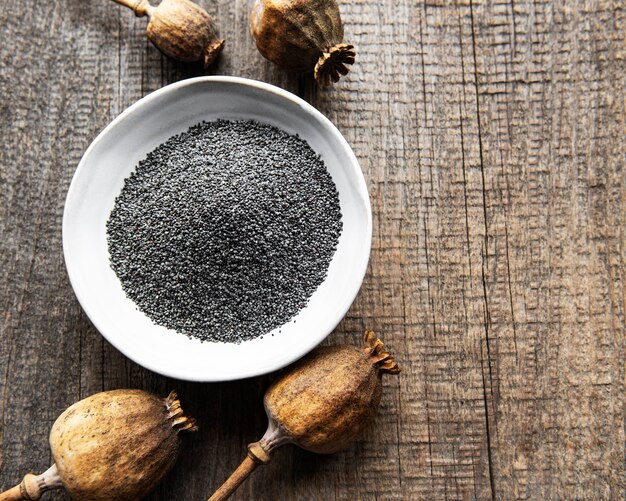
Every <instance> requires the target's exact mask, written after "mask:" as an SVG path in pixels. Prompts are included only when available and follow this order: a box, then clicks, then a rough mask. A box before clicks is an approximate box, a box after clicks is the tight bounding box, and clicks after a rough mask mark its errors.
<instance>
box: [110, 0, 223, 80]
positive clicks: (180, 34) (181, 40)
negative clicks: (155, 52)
mask: <svg viewBox="0 0 626 501" xmlns="http://www.w3.org/2000/svg"><path fill="white" fill-rule="evenodd" d="M114 1H115V2H117V3H119V4H122V5H125V6H126V7H129V8H130V9H132V10H133V11H134V12H135V14H136V15H137V16H138V17H143V16H148V17H149V18H150V22H149V23H148V29H147V31H146V34H147V35H148V38H149V39H150V40H151V41H152V43H153V44H154V45H155V46H156V48H157V49H159V50H160V51H161V52H163V54H165V55H166V56H169V57H172V58H174V59H177V60H178V61H182V62H184V63H192V62H194V61H199V60H202V62H203V63H204V67H205V68H207V67H208V66H209V65H210V64H211V63H212V62H213V61H215V58H216V57H217V56H218V55H219V53H220V52H221V51H222V48H223V47H224V40H222V39H220V38H219V37H218V36H217V30H216V29H215V25H214V24H213V18H212V17H211V16H210V15H209V14H208V13H207V11H205V10H204V9H203V8H202V7H200V6H199V5H197V4H195V3H193V2H191V1H190V0H163V1H162V2H161V3H160V4H159V5H158V6H157V7H152V6H151V5H150V4H149V3H148V0H114Z"/></svg>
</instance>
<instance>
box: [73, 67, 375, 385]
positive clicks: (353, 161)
mask: <svg viewBox="0 0 626 501" xmlns="http://www.w3.org/2000/svg"><path fill="white" fill-rule="evenodd" d="M214 82H218V83H226V84H234V85H241V86H245V87H252V88H256V89H259V90H261V91H264V92H267V93H270V94H274V95H276V96H279V97H280V98H282V99H285V100H287V101H291V102H292V103H294V104H296V105H298V106H299V107H300V108H302V110H303V111H304V112H305V113H306V114H308V115H312V116H313V117H315V118H316V119H317V120H319V121H321V122H322V124H323V125H324V127H325V128H326V129H327V130H328V131H330V133H331V134H332V135H333V136H334V137H335V139H336V140H338V142H339V144H341V146H342V147H343V149H344V151H345V153H346V154H347V157H348V158H349V160H350V161H349V162H348V164H347V165H345V166H344V167H343V168H344V169H346V171H351V172H349V175H350V177H351V178H352V179H353V180H354V182H355V184H356V185H357V189H358V192H359V193H360V195H361V198H362V199H363V200H362V201H363V203H364V205H365V208H366V227H365V234H366V237H367V239H366V240H367V242H366V245H367V248H366V249H364V251H365V252H364V253H363V254H362V258H361V262H360V263H358V266H355V269H357V270H358V274H356V275H355V280H354V281H353V283H352V284H351V285H350V291H349V294H348V295H347V296H346V299H347V301H346V303H345V306H344V307H343V308H342V309H341V310H340V314H338V315H337V318H336V321H333V322H331V324H330V325H329V327H328V329H325V330H324V331H321V332H320V334H319V335H318V336H311V337H310V340H308V342H305V343H302V344H301V346H300V348H299V349H298V350H293V352H292V353H291V354H290V355H289V356H288V357H285V358H284V359H282V360H279V361H277V362H276V363H267V364H265V366H264V367H262V368H257V369H252V370H249V369H247V368H246V367H245V366H244V367H242V368H241V369H240V370H239V371H236V372H235V371H233V372H234V374H228V375H223V376H222V375H219V374H218V375H216V374H211V375H204V376H203V375H193V374H188V373H184V371H179V370H174V369H172V368H163V367H159V366H157V365H158V364H153V363H151V362H150V361H147V360H144V359H143V358H141V357H139V356H138V355H137V354H135V353H134V352H132V350H127V349H126V347H125V346H123V345H122V344H121V343H119V342H117V341H116V340H114V339H112V338H111V337H110V336H108V335H107V333H106V329H103V328H102V326H101V325H99V323H100V322H99V321H98V320H97V315H96V314H95V312H94V310H93V309H92V308H91V306H90V303H89V301H88V300H87V299H86V298H85V297H84V296H83V295H82V291H81V289H80V287H78V284H77V278H76V276H77V270H76V269H72V267H71V266H70V265H69V262H70V261H71V257H70V255H71V251H70V248H71V243H70V242H69V237H68V230H67V229H66V228H67V226H68V225H69V224H70V223H69V222H68V219H69V218H70V214H68V212H69V211H68V204H69V202H70V200H71V199H72V198H73V197H74V191H75V190H76V189H77V188H76V185H77V183H78V181H77V178H78V177H79V176H80V174H81V172H82V171H83V170H85V168H86V167H85V166H86V164H87V163H88V161H89V157H90V155H91V153H92V151H93V150H94V149H95V148H96V146H97V145H98V143H100V142H101V141H102V140H103V138H104V137H105V136H107V135H108V134H109V133H110V132H111V131H112V130H113V129H114V128H115V127H117V126H118V125H119V124H120V123H121V122H123V121H124V120H125V119H126V118H127V117H128V116H130V115H132V114H134V113H135V112H136V111H137V110H138V109H140V108H142V107H144V106H147V105H148V104H149V103H150V102H151V101H153V100H156V99H158V98H160V97H161V96H163V95H165V94H169V93H175V92H176V91H178V90H180V89H182V88H184V87H190V86H195V85H203V84H207V83H214ZM62 245H63V258H64V263H65V269H66V272H67V275H68V278H69V281H70V284H71V286H72V290H73V291H74V295H75V296H76V299H77V300H78V302H79V304H80V305H81V307H82V309H83V311H84V312H85V314H86V315H87V317H88V318H89V321H90V322H91V323H92V324H93V325H94V327H95V328H96V329H97V331H98V332H99V333H100V335H101V336H102V337H104V338H105V339H106V340H107V341H108V342H109V343H110V344H111V345H112V346H113V347H114V348H115V349H117V350H118V351H120V352H121V353H122V354H123V355H124V356H126V357H128V358H129V359H130V360H132V361H133V362H135V363H137V364H139V365H140V366H142V367H144V368H146V369H148V370H150V371H153V372H155V373H157V374H161V375H163V376H167V377H171V378H175V379H179V380H184V381H194V382H220V381H235V380H240V379H245V378H249V377H255V376H260V375H263V374H268V373H271V372H274V371H277V370H279V369H282V368H283V367H285V366H287V365H289V364H291V363H293V362H294V361H296V360H299V359H300V358H302V357H303V356H304V355H306V354H307V353H308V352H310V351H311V350H312V349H314V348H315V347H316V346H317V345H319V344H320V343H321V342H322V341H324V339H326V338H327V337H328V336H329V335H330V334H331V333H332V332H333V330H335V328H336V327H337V325H338V324H339V323H340V322H341V320H343V319H344V318H345V316H346V314H347V312H348V310H349V309H350V307H351V306H352V304H353V303H354V300H355V299H356V296H357V295H358V293H359V291H360V289H361V286H362V283H363V280H364V278H365V274H366V272H367V267H368V264H369V258H370V253H371V246H372V209H371V203H370V198H369V191H368V189H367V183H366V181H365V177H364V175H363V171H362V169H361V167H360V164H359V161H358V159H357V157H356V155H355V154H354V151H353V150H352V148H351V146H350V145H349V144H348V142H347V141H346V139H345V138H344V137H343V135H342V134H341V132H340V131H339V129H337V127H336V126H335V125H334V124H333V123H332V122H331V121H330V120H329V119H328V118H327V117H326V116H325V115H324V114H323V113H321V112H320V111H319V110H318V109H317V108H315V107H314V106H312V105H311V104H309V103H308V102H307V101H305V100H304V99H302V98H300V97H298V96H296V95H295V94H292V93H291V92H289V91H287V90H284V89H282V88H280V87H277V86H275V85H272V84H269V83H266V82H262V81H259V80H252V79H248V78H243V77H235V76H201V77H194V78H188V79H185V80H181V81H178V82H175V83H172V84H169V85H166V86H164V87H161V88H160V89H157V90H155V91H153V92H151V93H150V94H147V95H146V96H144V97H142V98H141V99H139V100H137V101H136V102H135V103H133V104H132V105H130V106H129V107H128V108H126V109H125V110H123V111H122V112H121V113H120V114H119V115H117V116H116V117H115V118H114V119H113V120H112V121H111V122H110V123H109V124H108V125H107V126H106V127H104V129H102V130H101V131H100V132H99V133H98V135H97V136H96V138H95V139H94V140H93V141H92V142H91V143H90V145H89V146H88V147H87V149H86V150H85V152H84V153H83V156H82V157H81V159H80V161H79V163H78V166H77V167H76V170H75V171H74V174H73V175H72V181H71V183H70V186H69V188H68V191H67V195H66V198H65V203H64V207H63V219H62ZM348 299H349V300H348Z"/></svg>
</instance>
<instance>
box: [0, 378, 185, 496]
mask: <svg viewBox="0 0 626 501" xmlns="http://www.w3.org/2000/svg"><path fill="white" fill-rule="evenodd" d="M196 429H197V427H196V425H195V420H193V419H191V418H189V417H187V416H185V414H184V413H183V410H182V408H181V406H180V402H179V400H178V398H177V396H176V392H171V393H170V394H169V396H168V397H166V398H159V397H157V396H155V395H152V394H151V393H148V392H145V391H141V390H114V391H105V392H102V393H96V394H95V395H92V396H90V397H88V398H86V399H84V400H81V401H80V402H77V403H75V404H74V405H72V406H71V407H68V408H67V409H66V410H65V411H64V412H63V414H61V415H60V416H59V418H58V419H57V420H56V421H55V423H54V424H53V425H52V431H51V432H50V448H51V449H52V456H53V458H54V464H53V465H52V466H51V467H50V468H49V469H48V470H47V471H46V472H45V473H42V474H41V475H32V474H28V475H26V476H25V477H24V480H22V483H20V484H19V485H17V486H15V487H13V488H12V489H10V490H8V491H6V492H4V493H2V494H0V501H17V500H24V499H26V500H30V501H36V500H37V499H39V498H40V497H41V495H42V494H43V493H44V492H46V491H49V490H51V489H60V488H62V487H65V488H66V489H67V491H68V492H69V493H70V495H71V496H72V498H73V499H75V500H77V501H111V500H114V499H120V500H121V499H124V500H130V499H133V500H138V499H141V498H142V497H144V496H145V495H147V494H148V493H149V492H150V491H151V490H152V489H154V487H156V485H157V484H158V483H159V482H160V481H161V480H162V479H163V477H164V476H165V475H166V474H167V473H168V472H169V471H170V469H171V468H172V466H174V463H175V462H176V459H177V457H178V452H179V449H180V439H179V437H178V434H179V432H181V431H183V430H189V431H195V430H196Z"/></svg>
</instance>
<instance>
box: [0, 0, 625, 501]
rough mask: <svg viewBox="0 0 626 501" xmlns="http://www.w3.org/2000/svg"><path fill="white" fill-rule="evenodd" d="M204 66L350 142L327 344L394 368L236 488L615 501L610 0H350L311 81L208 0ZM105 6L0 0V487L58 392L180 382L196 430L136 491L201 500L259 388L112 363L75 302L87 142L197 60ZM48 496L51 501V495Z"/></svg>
mask: <svg viewBox="0 0 626 501" xmlns="http://www.w3.org/2000/svg"><path fill="white" fill-rule="evenodd" d="M201 3H202V5H203V6H205V7H206V8H207V10H209V11H210V12H211V13H213V14H215V15H216V17H217V22H218V25H219V28H220V31H221V33H222V35H223V36H224V37H225V38H226V39H227V46H226V49H225V51H224V54H223V57H222V58H221V60H220V61H219V63H218V64H217V65H216V66H214V67H213V68H211V69H210V70H209V72H210V73H217V74H227V75H238V76H244V77H251V78H256V79H260V80H265V81H268V82H271V83H274V84H277V85H279V86H282V87H284V88H286V89H288V90H291V91H293V92H295V93H297V94H300V95H302V96H303V97H305V98H306V99H308V100H309V101H311V102H312V103H313V104H314V105H315V106H317V107H318V108H319V109H320V110H321V111H322V112H323V113H325V114H326V115H327V116H328V117H329V118H330V119H331V120H332V121H333V122H334V123H336V124H337V126H338V127H339V128H340V130H341V131H342V132H343V134H344V135H345V137H346V138H347V140H348V142H349V143H350V144H351V145H352V146H353V148H354V150H355V152H356V155H357V157H358V158H359V159H360V161H361V165H362V167H363V170H364V172H365V176H366V179H367V182H368V185H369V188H370V194H371V200H372V206H373V211H374V239H373V251H372V258H371V263H370V267H369V271H368V273H367V277H366V279H365V283H364V285H363V288H362V291H361V293H360V295H359V297H358V299H357V300H356V302H355V304H354V306H353V307H352V309H351V310H350V312H349V314H348V316H347V317H346V319H345V320H344V321H343V322H342V323H341V325H340V326H339V328H338V329H337V330H336V332H335V333H334V334H333V335H332V336H331V337H330V339H329V341H331V342H350V343H355V342H357V339H358V336H359V335H360V333H361V331H362V330H363V329H364V328H365V327H371V328H374V329H376V330H377V331H381V332H382V333H383V338H384V341H385V342H386V343H387V344H388V345H389V347H390V348H391V349H392V350H393V351H394V352H395V354H396V356H397V359H398V360H399V362H400V364H401V366H402V368H403V370H404V371H403V373H402V374H401V376H400V377H399V378H397V379H396V378H388V379H387V380H386V381H385V386H386V393H385V395H384V398H383V405H382V409H381V412H380V415H379V417H378V419H377V422H376V427H375V428H374V429H373V430H371V432H370V433H369V434H368V435H367V436H366V437H365V438H364V439H363V440H362V441H361V442H360V443H359V444H358V445H357V446H356V447H354V448H352V449H351V450H349V451H347V452H345V453H342V454H337V455H334V456H332V457H320V456H315V455H312V454H308V453H304V452H302V451H299V450H295V449H291V448H285V449H283V450H281V451H280V452H279V453H277V454H276V456H275V459H274V461H273V463H272V464H271V465H269V466H267V467H265V468H263V469H261V470H259V471H258V472H256V473H255V474H254V476H253V478H251V479H250V481H248V482H247V483H246V484H245V485H244V486H243V487H242V488H241V490H240V491H239V493H238V496H237V498H238V499H259V500H261V499H267V500H270V499H290V500H292V499H293V500H297V499H300V500H305V499H345V500H352V499H381V500H392V499H488V498H495V499H503V500H508V499H518V498H519V499H542V498H543V499H575V498H576V499H623V498H624V496H625V495H626V492H625V481H624V478H625V473H626V472H625V468H624V460H625V451H624V442H625V437H624V418H625V416H624V381H625V374H624V334H625V327H624V309H625V277H624V273H625V260H626V235H625V232H624V228H625V225H626V210H625V209H626V181H625V175H626V172H625V169H624V163H625V158H626V149H625V146H624V145H625V144H626V141H625V138H624V132H625V120H624V117H625V109H624V103H625V95H624V84H625V83H626V82H625V76H624V75H625V74H626V71H625V70H626V65H625V60H624V59H625V45H624V37H625V34H626V32H625V22H626V15H625V13H624V5H623V3H621V2H620V1H617V0H614V1H609V0H606V1H604V0H593V1H592V0H581V1H577V2H571V1H568V0H560V1H554V2H549V1H540V0H535V1H529V0H510V1H503V2H500V1H493V2H487V1H478V0H476V1H472V0H467V1H460V2H452V1H450V2H447V1H444V0H428V1H426V2H423V1H418V0H384V1H375V0H350V1H348V0H343V1H342V2H341V7H342V12H343V17H344V20H345V22H346V25H347V26H346V38H347V39H348V40H349V41H351V42H352V43H354V44H355V45H356V47H357V49H358V51H359V53H358V60H357V64H356V65H355V66H354V68H353V71H352V72H351V73H350V75H349V76H348V77H347V78H345V79H344V80H343V81H342V82H341V83H340V84H339V85H337V86H336V87H335V88H334V89H332V90H328V91H318V90H316V89H315V88H314V87H313V86H312V83H311V79H310V78H301V77H297V76H290V75H286V74H284V73H283V72H281V71H280V70H278V69H276V68H274V67H272V66H271V65H270V64H269V63H267V62H265V61H264V60H263V59H262V58H261V57H260V55H259V54H258V53H257V51H256V49H255V48H254V45H253V42H252V40H251V37H250V35H249V32H248V29H247V19H248V12H249V8H250V4H251V2H249V1H244V0H238V1H231V0H218V1H213V2H211V1H209V0H205V1H202V2H201ZM144 28H145V20H140V19H136V18H135V17H134V16H133V15H132V14H131V13H130V11H128V10H126V9H124V8H122V7H119V6H116V5H114V4H113V3H112V2H111V1H110V0H90V1H88V2H85V1H75V0H57V1H53V2H41V1H35V0H3V1H2V5H0V40H1V42H0V55H1V61H0V65H1V66H0V106H1V110H0V112H1V115H0V116H1V122H0V131H1V139H2V144H1V149H0V169H1V170H0V180H1V190H0V235H1V237H0V250H1V251H0V269H1V270H2V280H1V281H0V308H1V313H2V318H1V319H0V322H1V324H0V325H1V326H2V327H1V329H2V330H1V336H0V374H1V378H0V395H1V396H2V398H1V409H0V419H1V421H0V422H1V425H0V426H1V434H0V440H1V445H0V447H1V454H2V455H1V461H2V463H1V470H0V484H1V485H4V486H8V485H9V484H13V483H14V482H17V481H19V480H20V479H21V477H22V475H23V474H24V473H26V472H27V471H30V470H35V471H42V470H43V469H45V468H46V467H47V466H48V465H49V464H50V461H51V458H50V452H49V449H48V444H47V435H48V431H49V429H50V426H51V424H52V422H53V421H54V419H55V418H56V417H57V415H58V414H59V413H60V412H61V411H62V410H63V409H65V408H66V407H67V406H68V405H69V404H71V403H72V402H74V401H76V400H78V399H80V398H81V397H85V396H87V395H89V394H91V393H94V392H97V391H100V390H104V389H110V388H119V387H135V388H145V389H148V390H152V391H156V392H158V393H161V394H165V393H166V392H167V391H168V390H169V389H171V388H177V389H178V390H179V391H180V394H181V395H182V396H183V399H184V401H185V405H186V407H187V408H188V409H189V412H190V413H192V414H194V415H196V416H197V417H198V419H199V421H200V423H202V425H203V427H202V431H201V432H200V433H199V434H198V435H197V436H196V437H194V438H192V439H189V440H186V449H185V452H184V453H183V455H182V457H181V460H180V462H179V463H178V466H177V467H176V469H175V471H174V472H173V473H172V474H171V476H170V477H169V478H168V480H167V482H165V483H164V485H163V486H162V487H160V488H159V489H158V491H157V492H156V493H155V494H154V495H152V496H151V498H150V499H152V500H157V499H158V500H171V499H177V500H199V499H205V496H206V495H207V494H208V493H209V492H210V491H211V490H212V489H214V488H216V487H217V486H218V484H219V483H220V482H221V481H222V480H223V479H224V478H225V477H226V476H227V474H228V473H229V472H230V471H231V469H232V468H234V466H235V465H236V464H238V462H239V460H240V459H241V458H242V455H243V453H244V450H245V445H246V444H247V443H248V442H250V441H252V440H255V439H258V438H259V436H260V435H261V434H262V432H263V431H264V429H265V418H264V414H263V411H262V406H261V395H262V391H263V389H264V387H265V385H266V383H267V378H259V379H254V380H248V381H241V382H234V383H228V384H214V385H201V384H190V383H185V382H180V381H173V380H169V379H166V378H163V377H160V376H157V375H155V374H153V373H151V372H149V371H147V370H144V369H142V368H141V367H138V366H137V365H135V364H133V363H131V362H129V361H128V360H127V359H126V358H124V357H123V356H122V355H121V354H120V353H118V352H117V351H116V350H115V349H113V348H112V347H111V346H109V345H108V344H107V343H106V342H105V341H104V340H103V338H102V337H101V336H100V335H99V334H98V333H97V332H96V331H95V329H94V328H93V326H91V324H90V323H89V321H88V319H87V318H86V316H85V314H84V313H83V312H82V311H81V308H80V306H79V305H78V303H77V301H76V299H75V297H74V295H73V293H72V290H71V288H70V285H69V283H68V280H67V277H66V273H65V269H64V264H63V257H62V249H61V216H62V211H63V203H64V199H65V194H66V191H67V188H68V186H69V183H70V180H71V177H72V174H73V172H74V169H75V167H76V165H77V163H78V161H79V159H80V157H81V155H82V153H83V151H84V150H85V148H86V147H87V146H88V144H89V143H90V141H91V140H92V139H93V138H94V137H95V136H96V134H97V133H98V131H99V130H101V129H102V128H103V127H104V126H105V125H106V124H107V123H108V122H109V121H110V120H111V119H112V118H114V117H115V116H116V115H117V114H118V113H120V112H121V111H122V110H123V109H124V108H126V107H127V106H129V105H130V104H131V103H133V102H134V101H136V100H137V99H139V98H140V97H142V96H144V95H145V94H147V93H149V92H151V91H153V90H155V89H157V88H159V87H161V86H162V85H165V84H167V83H170V82H173V81H176V80H179V79H181V78H185V77H188V76H192V75H197V74H201V73H202V70H201V68H199V67H198V66H180V65H178V64H175V63H172V62H170V61H168V60H166V59H164V58H163V57H162V56H161V55H160V54H159V53H158V52H157V51H156V50H155V49H154V48H153V47H152V46H151V45H150V44H149V43H148V42H147V41H146V40H145V38H144V36H143V30H144ZM65 498H66V497H65V494H63V493H61V492H58V493H56V494H52V495H47V498H46V499H65Z"/></svg>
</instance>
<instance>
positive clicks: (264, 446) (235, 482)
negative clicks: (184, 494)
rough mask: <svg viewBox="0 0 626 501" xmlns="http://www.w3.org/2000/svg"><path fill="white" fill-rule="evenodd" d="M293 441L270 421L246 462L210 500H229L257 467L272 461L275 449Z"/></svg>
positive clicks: (251, 446)
mask: <svg viewBox="0 0 626 501" xmlns="http://www.w3.org/2000/svg"><path fill="white" fill-rule="evenodd" d="M292 441H293V440H292V439H291V438H290V437H289V436H288V435H287V434H285V433H284V432H283V430H282V429H281V428H280V427H279V426H278V425H277V424H276V422H275V421H273V420H272V419H270V421H269V425H268V427H267V431H266V432H265V435H263V438H262V439H261V440H259V441H258V442H254V443H252V444H250V445H248V454H247V455H246V457H245V458H244V460H243V461H242V462H241V464H240V465H239V466H238V467H237V469H236V470H235V471H234V472H233V473H232V474H231V476H230V477H228V479H227V480H226V482H224V483H223V484H222V486H221V487H220V488H219V489H218V490H217V491H215V493H214V494H213V495H212V496H211V497H210V498H209V501H223V500H224V499H228V498H229V497H230V496H231V495H232V494H233V492H235V491H236V490H237V488H238V487H239V486H240V485H241V484H242V483H243V481H244V480H245V479H246V478H248V477H249V476H250V474H251V473H252V472H253V471H254V470H256V467H257V466H261V465H264V464H267V463H269V462H270V460H271V459H272V458H271V456H270V454H271V452H272V451H273V450H274V449H276V448H277V447H280V446H281V445H285V444H287V443H291V442H292Z"/></svg>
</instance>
